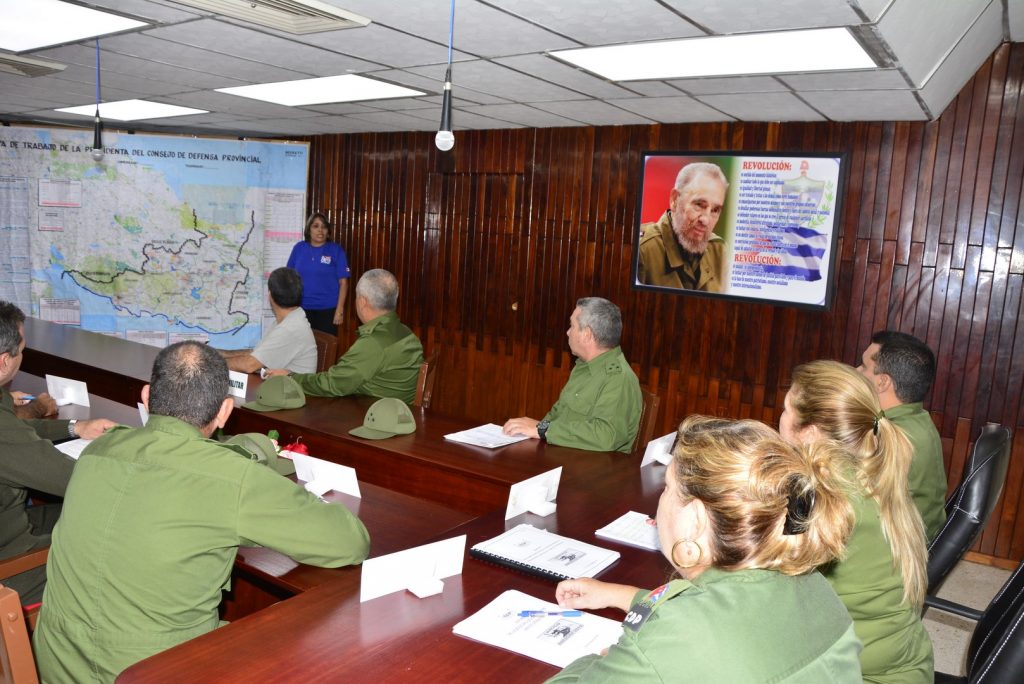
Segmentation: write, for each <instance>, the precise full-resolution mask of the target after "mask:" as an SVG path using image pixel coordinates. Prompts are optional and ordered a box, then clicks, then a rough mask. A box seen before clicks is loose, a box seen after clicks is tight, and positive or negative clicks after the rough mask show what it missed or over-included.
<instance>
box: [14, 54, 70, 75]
mask: <svg viewBox="0 0 1024 684" xmlns="http://www.w3.org/2000/svg"><path fill="white" fill-rule="evenodd" d="M67 67H68V65H67V64H59V63H57V62H47V61H46V60H43V59H32V58H31V57H17V56H15V55H7V54H0V71H2V72H4V73H8V74H17V75H18V76H29V77H34V76H49V75H50V74H56V73H59V72H61V71H64V70H65V69H67Z"/></svg>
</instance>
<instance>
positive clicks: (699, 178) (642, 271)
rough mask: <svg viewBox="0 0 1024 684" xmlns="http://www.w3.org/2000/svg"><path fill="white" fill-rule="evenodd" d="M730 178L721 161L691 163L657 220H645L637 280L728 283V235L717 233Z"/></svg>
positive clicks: (683, 285)
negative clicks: (722, 235) (726, 265)
mask: <svg viewBox="0 0 1024 684" xmlns="http://www.w3.org/2000/svg"><path fill="white" fill-rule="evenodd" d="M728 188H729V182H728V181H727V180H726V178H725V174H724V173H722V170H721V169H720V168H718V166H717V165H715V164H709V163H705V162H696V163H693V164H687V165H686V166H684V167H683V168H682V169H681V170H680V171H679V175H678V176H676V182H675V185H674V187H673V188H672V191H671V192H670V193H669V208H668V211H666V212H665V215H664V216H662V217H661V220H659V221H658V222H657V223H645V224H643V225H642V226H640V246H639V251H640V264H639V268H638V269H637V280H638V281H639V282H640V283H642V284H644V285H658V286H660V287H674V288H676V289H680V290H698V291H701V292H722V291H723V290H724V289H725V270H724V268H725V265H724V263H723V256H724V253H725V241H724V240H723V239H722V238H720V237H719V236H717V235H715V233H714V231H715V226H716V225H718V219H719V217H720V216H721V215H722V205H723V204H724V203H725V193H726V191H727V190H728Z"/></svg>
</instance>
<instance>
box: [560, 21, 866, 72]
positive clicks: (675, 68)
mask: <svg viewBox="0 0 1024 684" xmlns="http://www.w3.org/2000/svg"><path fill="white" fill-rule="evenodd" d="M550 54H551V56H552V57H557V58H558V59H561V60H564V61H566V62H570V63H572V64H575V65H576V66H579V67H582V68H584V69H586V70H587V71H591V72H593V73H595V74H598V75H600V76H604V77H605V78H607V79H610V80H612V81H639V80H647V79H672V78H694V77H699V76H735V75H738V74H782V73H792V72H802V71H836V70H841V69H874V68H876V66H877V65H876V64H875V62H874V60H872V59H871V57H870V56H869V55H868V54H867V53H866V52H865V51H864V48H862V47H861V46H860V43H858V42H857V41H856V40H855V39H854V37H853V36H852V35H851V34H850V32H849V31H847V30H846V29H845V28H830V29H813V30H806V31H778V32H773V33H747V34H743V35H736V36H708V37H706V38H684V39H682V40H665V41H658V42H652V43H634V44H631V45H611V46H608V47H596V48H582V49H579V50H561V51H558V52H552V53H550Z"/></svg>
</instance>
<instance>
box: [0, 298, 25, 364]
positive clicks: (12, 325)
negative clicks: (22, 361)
mask: <svg viewBox="0 0 1024 684" xmlns="http://www.w3.org/2000/svg"><path fill="white" fill-rule="evenodd" d="M24 324H25V312H23V311H22V310H21V309H19V308H18V307H17V306H15V305H14V304H11V303H10V302H5V301H3V300H0V354H10V355H11V356H17V355H18V347H20V346H21V331H20V330H18V328H20V327H21V326H22V325H24Z"/></svg>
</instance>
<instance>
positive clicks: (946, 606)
mask: <svg viewBox="0 0 1024 684" xmlns="http://www.w3.org/2000/svg"><path fill="white" fill-rule="evenodd" d="M924 605H925V606H927V607H928V608H935V609H937V610H941V611H943V612H945V613H952V614H953V615H959V616H960V617H964V618H967V619H968V620H974V621H975V622H977V621H978V620H980V619H981V616H982V615H983V613H982V612H981V611H980V610H975V609H974V608H968V607H967V606H962V605H960V604H959V603H953V602H952V601H947V600H946V599H943V598H939V597H938V596H926V597H925V599H924Z"/></svg>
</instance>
